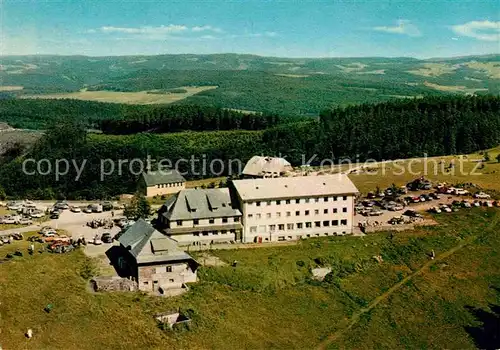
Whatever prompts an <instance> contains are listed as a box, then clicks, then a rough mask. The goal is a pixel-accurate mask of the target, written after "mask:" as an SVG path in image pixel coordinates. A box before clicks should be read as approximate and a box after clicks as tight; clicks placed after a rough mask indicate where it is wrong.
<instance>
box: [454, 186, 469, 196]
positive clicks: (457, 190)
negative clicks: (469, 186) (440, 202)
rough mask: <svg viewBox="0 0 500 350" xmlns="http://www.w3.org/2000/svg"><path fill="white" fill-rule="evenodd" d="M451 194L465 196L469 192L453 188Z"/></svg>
mask: <svg viewBox="0 0 500 350" xmlns="http://www.w3.org/2000/svg"><path fill="white" fill-rule="evenodd" d="M453 193H454V194H456V195H457V196H466V195H468V194H469V191H467V190H464V189H462V188H455V191H454V192H453Z"/></svg>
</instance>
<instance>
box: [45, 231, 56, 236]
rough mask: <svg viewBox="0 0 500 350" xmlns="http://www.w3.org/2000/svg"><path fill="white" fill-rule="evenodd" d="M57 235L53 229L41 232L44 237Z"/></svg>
mask: <svg viewBox="0 0 500 350" xmlns="http://www.w3.org/2000/svg"><path fill="white" fill-rule="evenodd" d="M56 235H57V232H55V231H47V232H45V233H44V234H43V236H44V237H55V236H56Z"/></svg>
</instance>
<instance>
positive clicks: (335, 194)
mask: <svg viewBox="0 0 500 350" xmlns="http://www.w3.org/2000/svg"><path fill="white" fill-rule="evenodd" d="M250 181H252V182H250ZM234 185H235V188H236V191H237V194H238V200H239V202H240V208H241V211H242V224H243V234H242V241H243V242H244V243H251V242H258V243H260V242H276V241H286V240H295V239H299V238H312V237H324V236H330V235H344V234H351V233H352V229H353V216H354V199H355V196H356V194H357V193H358V191H357V189H356V187H355V186H354V185H353V184H352V182H351V181H350V180H349V179H348V178H347V176H339V175H327V176H309V177H308V176H306V177H293V178H275V179H258V180H236V181H234Z"/></svg>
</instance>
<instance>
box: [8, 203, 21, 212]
mask: <svg viewBox="0 0 500 350" xmlns="http://www.w3.org/2000/svg"><path fill="white" fill-rule="evenodd" d="M22 208H23V206H22V205H21V204H11V205H9V206H7V209H9V210H13V211H18V210H21V209H22Z"/></svg>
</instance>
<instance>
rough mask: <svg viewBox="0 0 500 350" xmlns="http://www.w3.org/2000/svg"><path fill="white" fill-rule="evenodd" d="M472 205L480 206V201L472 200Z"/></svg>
mask: <svg viewBox="0 0 500 350" xmlns="http://www.w3.org/2000/svg"><path fill="white" fill-rule="evenodd" d="M472 206H474V207H480V206H481V202H480V201H474V202H473V203H472Z"/></svg>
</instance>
